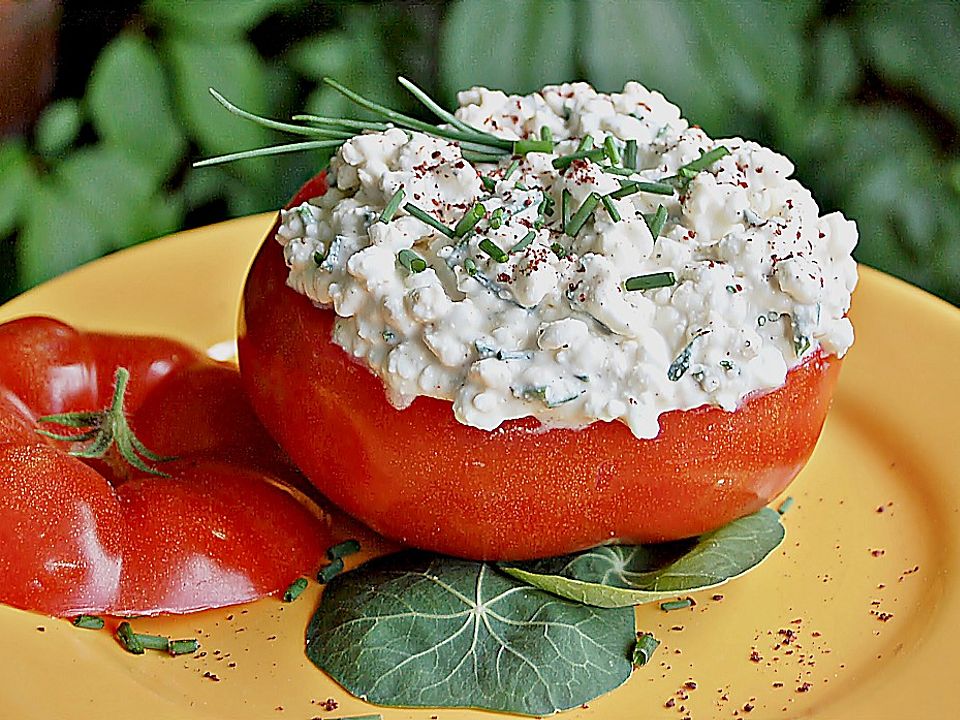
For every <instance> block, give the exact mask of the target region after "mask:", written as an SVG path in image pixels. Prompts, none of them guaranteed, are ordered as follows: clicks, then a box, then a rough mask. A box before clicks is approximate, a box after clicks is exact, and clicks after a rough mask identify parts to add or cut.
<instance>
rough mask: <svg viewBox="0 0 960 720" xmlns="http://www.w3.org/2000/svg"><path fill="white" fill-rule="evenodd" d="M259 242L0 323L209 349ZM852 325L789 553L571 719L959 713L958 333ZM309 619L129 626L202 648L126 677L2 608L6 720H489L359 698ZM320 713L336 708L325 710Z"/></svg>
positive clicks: (223, 617) (65, 285) (906, 292)
mask: <svg viewBox="0 0 960 720" xmlns="http://www.w3.org/2000/svg"><path fill="white" fill-rule="evenodd" d="M271 222H272V217H271V216H268V215H260V216H256V217H251V218H245V219H241V220H235V221H232V222H227V223H222V224H220V225H214V226H212V227H207V228H202V229H199V230H193V231H190V232H185V233H181V234H178V235H174V236H172V237H170V238H167V239H164V240H160V241H157V242H151V243H148V244H146V245H143V246H140V247H137V248H134V249H131V250H127V251H125V252H121V253H118V254H116V255H113V256H111V257H108V258H105V259H103V260H100V261H98V262H95V263H93V264H91V265H88V266H87V267H84V268H82V269H80V270H78V271H76V272H73V273H70V274H68V275H66V276H64V277H61V278H58V279H57V280H54V281H52V282H50V283H47V284H46V285H44V286H42V287H39V288H37V289H35V290H32V291H30V292H28V293H26V294H25V295H23V296H21V297H19V298H17V299H15V300H13V301H12V302H10V303H9V304H7V305H5V306H3V307H2V308H0V320H7V319H11V318H13V317H17V316H20V315H26V314H31V313H46V314H50V315H55V316H57V317H59V318H62V319H64V320H66V321H67V322H71V323H74V324H77V325H79V326H82V327H85V328H91V329H100V330H112V331H119V332H131V333H163V334H168V335H172V336H174V337H178V338H181V339H183V340H185V341H187V342H190V343H193V344H195V345H197V346H199V347H208V346H211V345H213V344H215V343H217V342H220V341H223V340H225V339H228V338H230V337H232V335H233V331H234V323H235V319H236V305H237V299H238V296H239V292H240V287H241V283H242V280H243V277H244V273H245V271H246V268H247V265H248V263H249V261H250V258H251V257H252V255H253V252H254V250H255V248H256V247H257V245H258V243H259V241H260V239H261V237H262V236H263V233H264V232H265V231H266V230H267V228H268V227H269V225H270V223H271ZM853 320H854V324H855V326H856V329H857V343H856V345H855V346H854V349H853V350H852V351H851V353H850V355H849V358H848V360H847V361H846V363H845V366H844V369H843V373H842V375H841V381H840V387H839V390H838V392H837V395H836V400H835V403H834V406H833V409H832V411H831V414H830V418H829V420H828V421H827V427H826V430H825V432H824V435H823V437H822V439H821V441H820V445H819V447H818V448H817V451H816V453H815V454H814V457H813V459H812V460H811V462H810V463H809V465H808V466H807V468H806V469H805V470H804V471H803V473H802V475H801V476H800V477H799V478H798V479H797V481H796V483H795V484H794V485H793V486H792V488H791V493H792V494H793V495H794V497H795V498H796V504H795V505H794V506H793V509H791V510H790V512H789V513H788V515H787V516H786V525H787V529H788V534H787V540H786V542H785V543H784V545H783V547H782V549H781V550H779V551H777V552H776V553H775V554H774V556H773V557H771V558H770V559H768V560H767V562H766V563H764V564H763V565H762V566H761V567H760V568H759V569H758V570H756V571H755V572H752V573H750V574H749V575H747V576H746V577H744V578H742V579H740V580H737V581H735V582H733V583H731V584H730V585H728V586H725V587H723V588H721V589H720V590H719V591H707V592H705V593H700V594H699V595H696V596H695V598H696V601H697V604H696V606H695V607H693V608H690V609H688V610H681V611H676V612H671V613H664V612H662V611H661V610H659V609H658V608H657V607H656V606H652V607H651V606H647V607H641V608H639V609H638V610H637V622H638V627H640V628H643V629H646V630H650V631H653V632H654V633H655V634H656V635H657V637H659V638H660V639H661V640H663V644H662V645H661V646H660V648H659V649H658V650H657V653H656V654H655V655H654V660H653V661H652V663H651V664H650V665H648V666H647V667H645V668H641V669H639V670H638V671H637V672H635V673H634V676H633V677H632V678H631V680H630V681H629V682H628V683H627V684H626V685H625V686H624V687H622V688H620V689H619V690H617V691H615V692H613V693H611V694H609V695H607V696H606V697H603V698H600V699H599V700H596V701H595V702H592V703H590V706H589V707H588V708H583V709H581V710H576V711H571V712H570V713H568V714H567V715H565V716H564V717H570V718H595V719H598V720H604V719H607V720H609V719H613V718H618V719H619V718H637V717H643V718H682V717H685V716H687V715H690V716H691V717H693V718H712V717H721V716H723V717H730V716H733V715H734V712H735V711H737V714H739V716H741V717H749V718H782V717H797V716H804V717H817V718H867V717H869V718H885V717H889V718H914V717H942V716H944V715H945V714H949V713H947V712H946V711H947V710H948V709H951V708H952V709H953V710H954V712H956V708H958V707H960V683H958V682H957V680H956V671H957V669H958V663H957V661H956V659H955V658H956V657H957V648H958V647H960V582H958V578H957V575H956V573H957V569H958V542H960V480H958V476H957V468H958V466H960V462H958V460H960V452H958V447H960V433H958V430H960V423H958V421H957V411H958V408H960V383H958V381H957V370H956V366H957V359H958V358H960V313H958V312H957V311H956V310H955V309H953V308H951V307H949V306H948V305H946V304H945V303H943V302H940V301H939V300H936V299H935V298H932V297H931V296H929V295H926V294H924V293H922V292H920V291H919V290H916V289H914V288H912V287H910V286H908V285H905V284H903V283H901V282H899V281H896V280H893V279H891V278H889V277H887V276H884V275H881V274H880V273H877V272H875V271H872V270H869V269H866V268H864V269H863V275H862V282H861V285H860V288H859V290H858V291H857V293H856V298H855V301H854V311H853ZM0 582H2V580H0ZM714 595H722V596H723V597H722V599H713V596H714ZM316 600H317V589H316V587H315V586H313V587H312V588H311V590H310V591H309V594H306V595H305V596H303V597H301V599H300V600H298V601H297V602H295V603H293V604H290V605H284V604H282V603H280V602H278V601H275V600H270V599H268V600H264V601H261V602H258V603H254V604H252V605H248V606H244V607H238V608H231V609H226V610H219V611H211V612H205V613H201V614H197V615H193V616H190V617H186V618H156V619H146V618H144V619H141V620H137V621H135V623H134V625H135V628H136V629H137V630H140V631H145V632H157V633H162V634H169V635H173V636H177V637H194V636H197V637H199V638H200V640H201V642H202V643H203V648H202V651H203V652H202V653H201V655H199V656H196V657H189V658H169V657H164V656H162V655H161V654H159V653H153V654H148V655H146V656H142V657H135V656H131V655H128V654H126V653H124V652H123V651H122V650H121V649H120V648H119V647H118V646H117V644H116V643H115V641H114V640H113V639H112V638H111V636H110V635H109V634H108V633H107V632H95V631H91V630H79V629H76V628H73V627H72V626H71V625H70V624H69V623H67V622H64V621H60V620H53V619H50V618H46V617H42V616H39V615H35V614H31V613H25V612H21V611H18V610H13V609H10V608H6V607H0V646H2V647H3V649H4V652H3V654H2V655H0V678H2V681H0V717H4V718H17V719H18V720H30V719H32V718H37V719H40V718H44V719H47V718H72V719H83V718H89V719H91V720H93V719H96V720H100V719H101V718H113V717H117V718H119V717H138V718H143V719H144V720H152V719H156V720H160V719H163V720H179V719H180V718H183V719H184V720H186V719H188V718H189V719H201V718H230V719H231V720H242V719H246V718H251V719H252V718H256V719H257V720H264V718H281V719H282V718H294V719H296V720H307V719H309V718H315V717H320V718H332V717H341V716H346V715H356V714H366V713H376V712H382V714H383V718H384V720H400V719H401V718H412V719H416V720H427V719H428V718H432V717H435V716H438V717H439V718H441V719H452V718H457V719H459V718H475V719H476V720H480V719H481V718H490V717H491V715H490V714H489V713H480V712H472V711H465V710H440V711H430V710H395V709H385V710H378V709H377V708H374V707H372V706H370V705H366V704H364V703H361V702H359V701H358V700H354V699H352V698H351V697H350V696H349V695H348V694H347V693H346V692H345V691H344V690H342V689H341V688H340V687H338V686H337V685H336V684H335V683H333V682H332V681H331V680H329V679H328V678H327V677H325V676H324V675H323V674H322V673H321V672H320V671H318V670H316V669H315V668H314V667H313V666H312V665H310V664H309V663H308V662H307V661H306V660H305V658H304V654H303V632H304V628H305V626H306V623H307V620H308V617H309V615H310V612H311V610H312V609H313V606H314V604H315V602H316ZM751 655H753V659H751ZM688 681H692V682H693V683H696V689H692V686H691V687H690V688H684V683H686V682H688ZM328 699H330V700H332V701H334V702H336V703H338V704H339V708H338V709H337V710H335V711H328V710H326V709H324V708H323V707H322V704H323V703H325V702H326V701H327V700H328ZM671 699H672V701H673V704H672V705H671V706H670V707H667V706H665V704H666V703H667V702H668V701H669V700H671ZM745 706H750V707H752V710H751V711H749V712H747V711H746V709H745ZM681 707H682V708H683V710H681Z"/></svg>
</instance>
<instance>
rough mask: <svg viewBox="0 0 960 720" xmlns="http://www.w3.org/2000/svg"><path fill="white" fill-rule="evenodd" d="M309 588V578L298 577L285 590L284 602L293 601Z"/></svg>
mask: <svg viewBox="0 0 960 720" xmlns="http://www.w3.org/2000/svg"><path fill="white" fill-rule="evenodd" d="M306 589H307V579H306V578H305V577H298V578H297V579H296V580H294V581H293V582H292V583H290V585H289V587H287V589H286V590H284V591H283V601H284V602H293V601H294V600H296V599H297V598H298V597H300V595H301V594H302V593H303V591H304V590H306Z"/></svg>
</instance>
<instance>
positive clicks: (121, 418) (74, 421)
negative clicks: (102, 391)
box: [37, 367, 174, 477]
mask: <svg viewBox="0 0 960 720" xmlns="http://www.w3.org/2000/svg"><path fill="white" fill-rule="evenodd" d="M129 382H130V371H129V370H127V369H126V368H125V367H118V368H117V370H116V373H115V374H114V377H113V398H112V399H111V400H110V405H109V406H108V407H106V408H104V409H103V410H100V411H98V412H88V411H84V412H69V413H60V414H56V415H44V416H43V417H41V418H39V419H38V420H37V422H38V423H52V424H54V425H61V426H63V427H68V428H75V429H77V430H82V431H83V432H80V433H76V434H72V435H71V434H66V433H55V432H51V431H49V430H43V429H37V433H39V434H40V435H43V436H44V437H48V438H51V439H53V440H60V441H63V442H87V441H92V442H91V443H90V444H89V445H87V446H86V447H83V448H79V449H75V450H71V451H70V454H71V455H73V456H75V457H81V458H102V457H103V456H104V455H106V453H107V451H108V450H110V448H111V447H113V446H114V445H116V448H117V450H118V451H119V453H120V456H121V457H122V458H123V459H124V460H125V461H126V462H128V463H129V464H130V465H132V466H133V467H135V468H136V469H137V470H140V471H141V472H145V473H148V474H150V475H158V476H160V477H170V476H169V475H168V474H167V473H165V472H163V471H161V470H158V469H157V468H155V467H152V466H151V465H148V464H147V463H146V462H145V461H144V460H143V458H146V459H147V460H150V461H152V462H155V463H160V462H167V461H169V460H173V459H174V458H172V457H164V456H162V455H158V454H157V453H155V452H153V451H152V450H150V449H149V448H147V447H146V446H145V445H144V444H143V443H142V442H141V441H140V439H139V438H138V437H137V436H136V435H135V434H134V432H133V430H132V429H131V427H130V424H129V423H128V422H127V415H126V412H125V411H124V404H125V401H126V395H127V385H128V384H129ZM141 456H143V458H142V457H141Z"/></svg>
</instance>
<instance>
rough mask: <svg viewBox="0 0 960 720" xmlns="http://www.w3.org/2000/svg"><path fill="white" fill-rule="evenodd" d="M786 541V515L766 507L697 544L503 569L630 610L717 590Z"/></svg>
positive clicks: (602, 552)
mask: <svg viewBox="0 0 960 720" xmlns="http://www.w3.org/2000/svg"><path fill="white" fill-rule="evenodd" d="M783 536H784V529H783V525H781V524H780V516H779V515H778V514H777V513H776V512H775V511H774V510H771V509H769V508H763V509H762V510H760V511H759V512H756V513H754V514H753V515H748V516H746V517H743V518H740V519H739V520H734V521H733V522H731V523H729V524H727V525H724V526H723V527H722V528H720V529H719V530H714V531H713V532H710V533H707V534H705V535H701V536H700V537H699V538H696V539H693V540H683V541H679V542H672V543H660V544H657V545H604V546H601V547H596V548H593V549H591V550H584V551H583V552H579V553H573V554H572V555H564V556H562V557H556V558H547V559H545V560H530V561H526V562H519V563H502V564H501V565H500V568H501V569H502V570H503V571H504V572H506V573H508V574H510V575H512V576H513V577H515V578H517V579H519V580H523V581H524V582H528V583H530V584H531V585H534V586H535V587H538V588H541V589H542V590H547V591H548V592H552V593H554V594H556V595H559V596H560V597H564V598H569V599H570V600H575V601H577V602H580V603H586V604H588V605H595V606H597V607H603V608H616V607H626V606H629V605H639V604H641V603H648V602H655V601H658V600H664V599H666V598H672V597H675V596H676V595H677V593H686V592H692V591H694V590H702V589H704V588H710V587H716V586H717V585H720V584H722V583H724V582H726V581H727V580H730V579H731V578H735V577H737V576H738V575H742V574H743V573H745V572H747V571H748V570H750V569H751V568H753V567H755V566H756V565H758V564H759V563H760V562H761V561H762V560H763V559H764V558H765V557H767V556H768V555H769V554H770V553H771V552H773V550H774V549H775V548H776V547H777V546H778V545H779V544H780V542H781V541H782V540H783Z"/></svg>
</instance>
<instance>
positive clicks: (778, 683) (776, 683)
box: [773, 682, 783, 688]
mask: <svg viewBox="0 0 960 720" xmlns="http://www.w3.org/2000/svg"><path fill="white" fill-rule="evenodd" d="M773 686H774V687H775V688H782V687H783V683H782V682H775V683H774V684H773Z"/></svg>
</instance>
